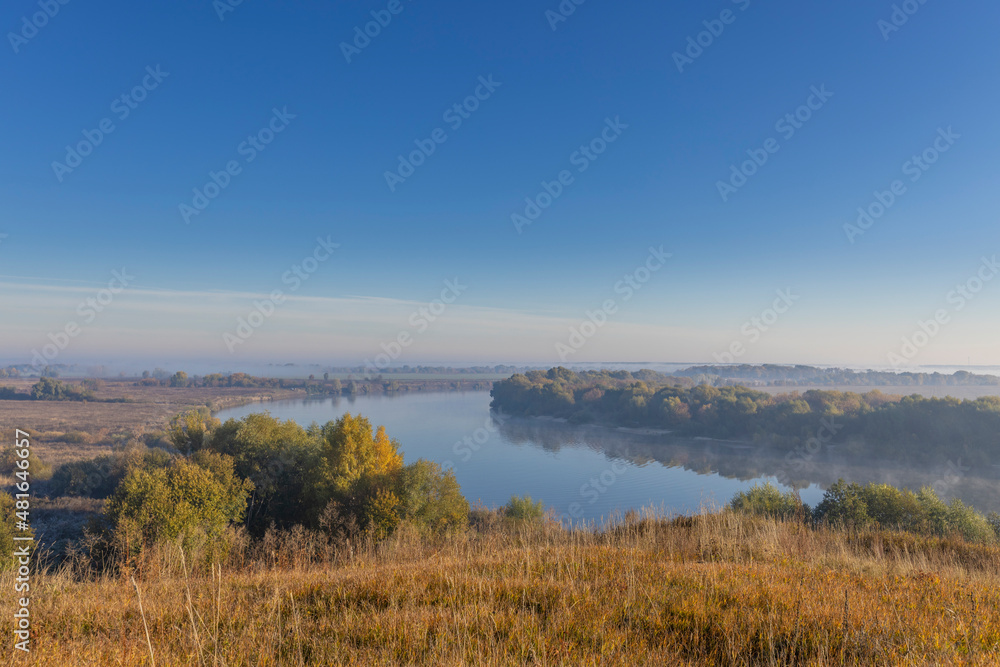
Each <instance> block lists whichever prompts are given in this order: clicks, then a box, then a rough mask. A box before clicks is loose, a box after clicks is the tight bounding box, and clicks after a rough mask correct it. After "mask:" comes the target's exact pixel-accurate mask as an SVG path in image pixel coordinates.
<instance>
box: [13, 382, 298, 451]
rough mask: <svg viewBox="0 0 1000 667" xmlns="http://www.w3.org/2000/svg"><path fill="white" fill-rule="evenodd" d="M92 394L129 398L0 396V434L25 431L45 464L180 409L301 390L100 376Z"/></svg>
mask: <svg viewBox="0 0 1000 667" xmlns="http://www.w3.org/2000/svg"><path fill="white" fill-rule="evenodd" d="M34 382H35V380H11V379H5V380H4V381H3V382H0V384H3V385H7V386H13V387H16V388H17V389H18V390H20V391H28V390H29V389H30V387H31V385H32V384H33V383H34ZM96 394H97V398H99V399H121V398H128V399H129V400H130V401H131V402H129V403H100V402H71V401H58V402H57V401H0V432H2V433H4V434H11V435H10V436H8V435H5V437H12V434H13V431H14V429H15V428H19V429H22V430H26V431H29V432H31V433H32V434H33V435H34V436H35V438H34V440H33V445H34V446H35V449H36V453H37V454H38V456H39V457H40V458H41V459H42V460H43V461H44V462H45V463H46V464H48V465H58V464H60V463H65V462H68V461H76V460H82V459H90V458H94V457H95V456H99V455H101V454H106V453H108V451H109V450H110V446H111V443H112V441H113V438H114V436H115V435H116V434H128V435H142V434H147V433H153V432H157V431H162V430H163V429H164V428H165V427H166V426H167V424H168V423H169V421H170V418H171V417H173V416H174V415H176V414H178V413H181V412H184V411H186V410H191V409H195V408H199V407H205V406H208V405H212V406H213V407H215V409H220V408H223V407H231V406H235V405H241V404H243V403H248V402H253V401H260V400H269V399H272V398H274V399H280V398H294V397H296V396H299V397H302V396H305V393H304V392H302V391H296V390H288V389H253V388H238V387H233V388H230V387H182V388H181V387H139V386H134V383H133V382H126V381H121V382H112V381H109V382H106V383H105V384H104V386H103V387H101V388H100V389H99V390H98V391H97V392H96ZM67 434H70V435H69V437H68V438H67V437H66V436H67Z"/></svg>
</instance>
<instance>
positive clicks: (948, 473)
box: [494, 415, 1000, 512]
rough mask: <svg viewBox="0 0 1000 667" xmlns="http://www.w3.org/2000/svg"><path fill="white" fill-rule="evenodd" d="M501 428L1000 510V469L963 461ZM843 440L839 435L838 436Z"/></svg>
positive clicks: (803, 483) (509, 422)
mask: <svg viewBox="0 0 1000 667" xmlns="http://www.w3.org/2000/svg"><path fill="white" fill-rule="evenodd" d="M494 416H495V417H496V418H495V421H496V422H497V423H498V425H499V431H500V435H502V436H503V437H504V438H505V439H507V440H508V441H510V442H512V443H514V444H517V445H531V446H534V447H538V448H540V449H543V450H545V451H549V452H558V451H559V450H560V449H562V448H563V447H580V446H583V447H587V448H589V449H592V450H594V451H597V452H600V453H602V454H604V455H605V456H606V457H608V458H609V459H618V460H624V461H628V462H629V463H633V464H635V465H638V466H643V465H647V464H649V463H651V462H657V463H660V464H662V465H664V466H668V467H677V468H683V469H685V470H691V471H692V472H696V473H698V474H702V475H705V474H711V473H717V474H719V475H721V476H723V477H727V478H730V479H738V480H741V481H748V480H752V479H757V478H760V477H786V476H787V477H788V478H789V479H790V481H789V486H793V487H795V488H805V487H807V486H809V485H810V484H818V485H819V486H821V487H823V488H827V487H829V486H830V485H831V484H833V483H834V482H836V481H837V480H838V479H840V478H843V479H845V480H847V481H849V482H858V483H859V484H867V483H868V482H875V483H880V484H891V485H892V486H895V487H905V488H908V489H912V490H914V491H917V490H919V489H920V488H922V487H925V486H929V487H932V488H934V489H935V490H936V491H937V492H938V494H939V495H940V496H941V497H942V498H944V499H945V500H950V499H951V498H960V499H961V500H962V501H963V502H965V503H968V504H970V505H972V506H973V507H975V508H976V509H977V510H979V511H981V512H990V511H1000V494H998V493H997V482H998V479H997V472H998V469H997V468H993V469H992V470H965V469H963V468H962V466H961V462H960V461H957V460H956V461H955V462H953V463H949V462H948V461H941V462H940V463H939V464H936V465H933V466H916V465H904V464H901V463H893V462H876V461H871V460H868V459H862V458H858V457H856V456H852V455H850V454H848V453H847V452H844V451H843V448H840V447H836V446H831V447H829V448H824V449H823V450H821V451H820V452H818V453H817V454H816V456H814V457H812V459H810V460H808V461H807V462H806V463H805V464H804V465H803V466H801V467H793V466H791V465H789V464H788V463H787V462H786V460H785V456H786V452H785V451H783V450H782V451H779V450H776V449H773V448H769V447H761V446H758V445H756V444H753V443H746V444H739V443H734V442H723V441H718V440H695V439H690V438H679V437H675V436H671V435H666V434H664V435H643V434H638V433H631V432H624V431H620V430H618V429H614V428H607V427H601V426H593V425H582V426H580V425H573V424H567V423H565V422H559V421H555V420H547V419H538V418H520V417H503V418H499V417H497V416H496V415H494ZM835 442H836V441H835Z"/></svg>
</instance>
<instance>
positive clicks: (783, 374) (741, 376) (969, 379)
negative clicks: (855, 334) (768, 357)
mask: <svg viewBox="0 0 1000 667" xmlns="http://www.w3.org/2000/svg"><path fill="white" fill-rule="evenodd" d="M641 372H642V373H650V372H652V371H641ZM663 377H671V376H663ZM673 377H687V378H692V379H693V380H695V381H696V382H698V383H705V384H711V385H715V386H720V385H744V386H751V385H753V386H772V387H782V386H790V387H794V386H801V385H820V386H823V385H827V386H829V385H842V386H858V387H863V386H868V387H877V386H886V385H903V386H920V385H944V386H961V385H968V386H971V385H975V386H990V385H998V386H1000V377H997V376H996V375H977V374H975V373H969V372H967V371H958V372H956V373H953V374H951V375H945V374H943V373H910V372H905V373H897V372H895V371H854V370H850V369H846V368H817V367H815V366H782V365H779V364H762V365H757V366H755V365H751V364H740V365H735V366H692V367H690V368H685V369H684V370H680V371H677V372H675V373H673Z"/></svg>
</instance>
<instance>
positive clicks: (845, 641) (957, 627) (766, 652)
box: [0, 509, 1000, 666]
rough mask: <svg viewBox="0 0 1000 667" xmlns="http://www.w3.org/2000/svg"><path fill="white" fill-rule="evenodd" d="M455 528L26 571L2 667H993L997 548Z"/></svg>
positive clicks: (998, 614)
mask: <svg viewBox="0 0 1000 667" xmlns="http://www.w3.org/2000/svg"><path fill="white" fill-rule="evenodd" d="M472 518H473V520H472V521H471V522H470V528H469V529H468V530H465V531H462V532H458V533H453V534H450V535H447V536H438V537H429V536H422V535H421V534H419V533H418V532H416V531H414V530H409V529H406V528H405V527H404V528H401V529H400V530H398V531H397V532H396V533H394V534H393V535H392V536H391V537H390V538H389V539H387V540H385V541H383V542H381V543H375V542H372V541H369V540H360V541H358V542H357V543H354V544H351V543H349V542H348V543H346V544H340V545H334V544H332V543H331V542H329V541H327V540H326V539H325V538H323V537H322V536H321V535H320V534H319V533H314V532H310V531H303V530H299V531H295V532H290V533H271V534H270V535H269V536H267V537H266V538H265V539H264V540H262V541H260V542H251V541H248V540H246V539H245V536H241V535H240V534H239V533H238V532H231V533H229V534H228V535H227V538H226V539H225V540H222V541H221V543H223V544H225V547H224V548H221V549H220V548H219V544H220V543H219V542H217V543H214V545H213V546H209V545H205V544H203V545H202V546H201V547H200V548H194V549H193V550H191V548H189V551H187V552H186V553H185V552H183V551H182V549H181V547H180V545H179V544H178V545H168V544H163V545H159V547H158V548H157V549H155V550H153V551H151V552H148V553H147V554H146V555H145V556H144V559H143V561H142V562H141V563H137V564H136V565H135V567H134V568H132V569H130V570H127V571H121V572H118V573H116V574H113V575H112V574H102V575H96V576H87V575H86V574H85V573H82V572H79V571H74V567H73V565H72V564H71V563H67V564H64V565H63V566H61V567H60V568H59V569H55V570H51V571H48V572H46V573H45V574H41V575H38V576H36V578H35V581H34V584H33V585H34V589H33V593H32V595H33V598H32V600H33V602H32V604H33V605H34V607H33V613H34V619H33V623H34V625H33V634H34V637H33V641H34V647H33V650H32V653H31V654H30V655H28V656H23V657H22V656H18V658H17V660H16V664H32V665H126V666H132V665H151V664H154V660H155V664H158V665H232V666H236V665H380V664H386V665H388V664H414V665H461V664H476V665H510V664H520V665H666V664H671V665H786V664H809V665H844V664H847V665H856V664H860V665H890V664H891V665H897V664H908V665H940V664H950V665H992V664H996V663H997V661H998V660H1000V547H997V546H995V545H984V544H973V543H967V542H965V541H963V540H962V539H960V538H940V537H920V536H916V535H912V534H907V533H897V532H889V531H883V530H866V531H847V530H844V531H838V530H831V529H829V528H824V527H819V528H811V527H809V526H806V525H803V524H802V523H801V522H799V521H796V520H794V519H790V520H788V521H781V520H776V519H770V518H764V517H758V516H750V515H745V514H738V513H735V512H732V511H729V510H725V511H721V512H715V513H705V514H702V515H700V516H695V517H686V518H685V517H681V518H674V519H668V518H664V517H657V516H654V515H652V514H647V515H643V516H640V515H636V514H633V515H631V516H627V517H624V518H621V519H620V520H619V521H617V522H616V523H615V524H613V525H607V526H604V527H600V528H595V529H591V530H567V529H564V528H562V527H561V526H559V525H558V524H554V523H551V522H528V523H523V522H509V521H505V520H504V519H503V518H502V517H501V516H500V515H499V514H497V513H496V512H490V511H486V510H481V509H480V510H474V511H473V517H472ZM211 552H214V554H213V553H211ZM11 577H12V575H9V574H5V575H3V577H2V579H0V586H3V587H5V588H7V589H8V590H10V588H9V586H10V585H11V584H12V582H11ZM9 597H10V596H5V598H4V599H5V602H7V600H8V599H9ZM140 602H141V605H140ZM7 611H9V610H7V609H4V613H5V615H7ZM147 632H148V640H147ZM10 664H14V661H13V660H12V661H11V663H10Z"/></svg>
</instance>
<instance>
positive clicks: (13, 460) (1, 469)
mask: <svg viewBox="0 0 1000 667" xmlns="http://www.w3.org/2000/svg"><path fill="white" fill-rule="evenodd" d="M18 460H19V458H18V457H17V455H15V453H14V449H13V448H7V449H4V450H3V451H2V452H0V474H4V475H13V474H14V473H15V472H18V471H19V470H22V468H20V467H18V465H17V461H18ZM28 473H29V474H30V476H31V477H30V479H31V480H34V481H44V480H47V479H49V478H51V477H52V466H50V465H49V464H48V463H45V462H44V461H42V460H41V459H40V458H38V455H36V454H35V452H34V450H29V451H28Z"/></svg>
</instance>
